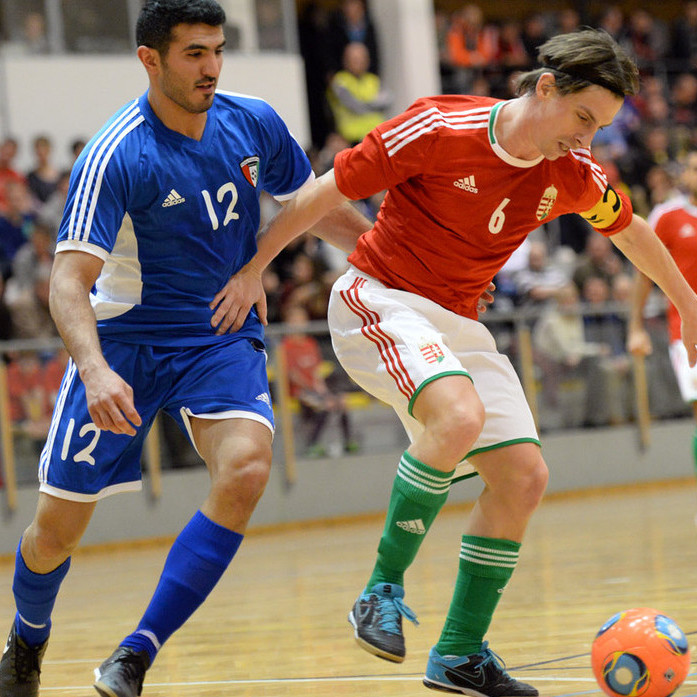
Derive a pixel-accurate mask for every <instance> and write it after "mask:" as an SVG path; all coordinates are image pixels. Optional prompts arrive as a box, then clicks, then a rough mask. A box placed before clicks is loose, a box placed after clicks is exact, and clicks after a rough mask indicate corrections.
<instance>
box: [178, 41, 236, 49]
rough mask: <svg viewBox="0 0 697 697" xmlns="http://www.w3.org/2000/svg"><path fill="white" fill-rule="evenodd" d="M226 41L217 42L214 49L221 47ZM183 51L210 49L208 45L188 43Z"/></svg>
mask: <svg viewBox="0 0 697 697" xmlns="http://www.w3.org/2000/svg"><path fill="white" fill-rule="evenodd" d="M226 43H227V41H223V42H221V43H219V44H218V45H217V46H216V47H215V49H214V50H216V51H217V50H218V49H219V48H223V47H224V46H225V44H226ZM183 50H184V51H208V50H210V49H209V47H208V46H206V45H205V44H189V45H188V46H185V47H184V49H183Z"/></svg>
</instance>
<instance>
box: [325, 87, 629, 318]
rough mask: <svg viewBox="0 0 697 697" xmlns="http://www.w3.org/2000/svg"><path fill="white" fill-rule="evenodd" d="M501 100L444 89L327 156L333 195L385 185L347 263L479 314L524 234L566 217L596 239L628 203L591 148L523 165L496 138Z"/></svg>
mask: <svg viewBox="0 0 697 697" xmlns="http://www.w3.org/2000/svg"><path fill="white" fill-rule="evenodd" d="M502 104H504V102H503V101H501V100H496V99H491V98H489V97H471V96H463V95H445V96H439V97H428V98H424V99H420V100H418V101H417V102H415V103H414V104H413V105H412V106H411V107H410V108H409V109H408V110H407V111H406V112H404V113H403V114H401V115H399V116H396V117H395V118H393V119H390V120H388V121H386V122H385V123H383V124H381V125H380V126H378V127H377V128H375V129H374V130H373V131H371V132H370V133H369V134H368V135H367V136H366V137H365V139H364V140H363V141H362V143H360V144H359V145H357V146H355V147H354V148H351V149H349V150H344V151H342V152H340V153H339V154H338V155H337V156H336V159H335V162H334V170H335V176H336V182H337V186H338V187H339V190H340V191H341V192H342V193H343V194H344V195H345V196H347V197H348V198H350V199H353V200H357V199H362V198H367V197H368V196H371V195H372V194H375V193H377V192H379V191H383V190H385V189H387V194H386V196H385V199H384V201H383V204H382V206H381V208H380V211H379V213H378V216H377V221H376V223H375V225H374V227H373V228H372V230H369V231H368V232H367V233H365V234H364V235H362V236H361V238H360V239H359V241H358V244H357V245H356V250H355V251H354V252H353V253H352V254H351V255H350V256H349V261H350V262H351V263H352V264H353V265H354V266H356V267H357V268H359V269H361V270H362V271H364V272H365V273H367V274H369V275H371V276H373V277H374V278H376V279H378V280H379V281H381V282H382V283H384V284H385V285H387V286H389V287H391V288H398V289H400V290H406V291H410V292H412V293H417V294H419V295H422V296H425V297H427V298H429V299H430V300H433V301H434V302H436V303H438V304H439V305H442V306H443V307H445V308H447V309H448V310H451V311H453V312H456V313H457V314H460V315H463V316H465V317H469V318H472V319H476V318H477V302H478V299H479V297H480V295H481V294H482V292H483V291H484V290H485V289H486V287H487V286H488V284H489V282H490V281H491V280H492V279H493V277H494V276H495V275H496V273H497V272H498V271H499V270H500V269H501V267H502V266H503V265H504V263H505V262H506V260H507V259H508V257H509V256H510V255H511V254H512V253H513V251H514V250H515V249H517V247H519V246H520V244H521V243H522V242H523V240H524V239H525V237H526V236H527V235H528V234H529V233H530V232H532V231H533V230H534V229H536V228H538V227H539V226H540V225H542V224H543V223H545V222H548V221H549V220H552V219H554V218H556V217H558V216H560V215H562V214H564V213H580V214H582V215H583V216H584V217H585V218H586V219H587V220H588V221H589V222H590V223H591V225H593V227H595V228H596V229H598V230H599V231H600V232H602V233H603V234H604V235H612V234H613V233H616V232H619V231H620V230H623V229H624V228H625V227H627V225H629V223H630V221H631V218H632V206H631V203H630V202H629V200H628V199H627V198H626V196H624V194H622V193H616V192H615V191H614V190H613V189H612V188H611V187H610V186H609V185H608V182H607V177H606V176H605V173H604V172H603V170H602V168H601V167H600V165H599V164H598V163H597V162H596V161H595V160H594V159H593V157H592V155H591V153H590V150H587V149H582V150H572V151H570V152H569V153H568V154H567V155H566V156H565V157H562V158H560V159H558V160H554V161H551V160H546V159H544V158H543V157H540V158H539V159H538V160H534V161H528V160H520V159H518V158H515V157H512V156H511V155H509V154H508V153H507V152H506V151H505V150H504V149H503V148H502V147H501V146H500V145H499V144H498V143H497V141H496V138H495V134H494V133H495V132H494V126H495V124H496V117H497V114H498V111H499V108H500V107H501V105H502Z"/></svg>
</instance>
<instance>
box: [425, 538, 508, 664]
mask: <svg viewBox="0 0 697 697" xmlns="http://www.w3.org/2000/svg"><path fill="white" fill-rule="evenodd" d="M519 550H520V543H519V542H512V541H511V540H498V539H494V538H492V537H475V536H474V535H463V536H462V546H461V548H460V568H459V571H458V574H457V582H456V583H455V592H454V593H453V599H452V602H451V603H450V609H449V610H448V616H447V618H446V620H445V625H444V626H443V631H442V632H441V635H440V639H439V640H438V644H436V651H438V653H439V654H440V655H441V656H468V655H469V654H472V653H478V652H479V651H481V648H482V642H483V641H484V635H485V634H486V632H487V630H488V629H489V625H490V624H491V618H492V616H493V614H494V610H495V609H496V606H497V605H498V602H499V599H500V598H501V594H502V592H503V590H504V588H505V587H506V584H507V583H508V580H509V579H510V578H511V575H512V574H513V570H514V569H515V566H516V564H517V563H518V552H519Z"/></svg>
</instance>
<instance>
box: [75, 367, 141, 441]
mask: <svg viewBox="0 0 697 697" xmlns="http://www.w3.org/2000/svg"><path fill="white" fill-rule="evenodd" d="M81 377H82V381H83V383H84V385H85V394H86V398H87V409H88V411H89V413H90V416H91V417H92V421H93V422H94V425H95V426H96V427H97V428H98V429H100V430H102V431H111V432H112V433H116V434H125V435H128V436H135V434H136V428H137V427H139V426H141V425H142V420H141V418H140V414H138V412H137V411H136V408H135V405H134V403H133V389H132V388H131V386H130V385H129V384H128V383H127V382H126V381H125V380H124V379H123V378H122V377H121V376H120V375H119V374H118V373H115V372H114V371H113V370H111V368H109V367H108V366H105V367H103V368H97V369H92V370H89V371H86V372H85V374H84V375H82V374H81Z"/></svg>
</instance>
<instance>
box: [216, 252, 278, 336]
mask: <svg viewBox="0 0 697 697" xmlns="http://www.w3.org/2000/svg"><path fill="white" fill-rule="evenodd" d="M252 305H256V308H257V314H258V315H259V319H260V320H261V323H262V324H263V325H264V326H266V324H267V321H266V294H265V293H264V286H263V285H262V282H261V272H260V271H259V270H258V269H257V268H256V267H255V266H254V265H253V264H252V263H251V262H250V263H249V264H247V265H246V266H243V267H242V268H241V269H240V270H239V271H238V272H237V273H236V274H235V275H234V276H232V277H231V278H230V280H229V281H228V282H227V283H226V284H225V285H224V286H223V288H222V290H220V292H218V293H217V294H216V296H215V297H214V298H213V301H212V302H211V303H210V305H209V307H210V308H211V310H214V312H213V317H211V325H212V326H213V327H214V328H215V330H216V332H215V333H216V334H225V333H226V332H228V331H230V332H236V331H237V330H238V329H240V327H241V326H242V325H243V324H244V322H245V320H246V319H247V315H249V311H250V310H251V308H252Z"/></svg>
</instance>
